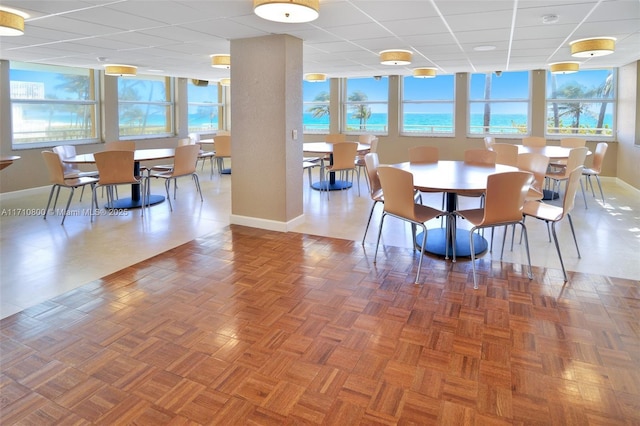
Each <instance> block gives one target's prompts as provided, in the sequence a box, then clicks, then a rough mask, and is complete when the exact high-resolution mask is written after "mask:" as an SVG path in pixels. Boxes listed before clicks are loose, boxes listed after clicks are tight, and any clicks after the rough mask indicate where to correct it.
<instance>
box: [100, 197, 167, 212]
mask: <svg viewBox="0 0 640 426" xmlns="http://www.w3.org/2000/svg"><path fill="white" fill-rule="evenodd" d="M163 201H164V195H153V194H152V195H150V196H149V202H148V203H147V205H148V206H152V205H154V204H159V203H161V202H163ZM104 207H105V208H106V209H139V208H140V207H142V200H134V199H132V198H120V199H118V200H114V201H113V202H111V203H107V204H105V206H104Z"/></svg>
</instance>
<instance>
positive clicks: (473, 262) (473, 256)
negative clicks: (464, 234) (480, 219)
mask: <svg viewBox="0 0 640 426" xmlns="http://www.w3.org/2000/svg"><path fill="white" fill-rule="evenodd" d="M475 230H476V227H475V226H474V227H473V228H471V230H470V231H469V247H470V248H471V271H472V272H473V288H474V289H475V290H477V289H478V279H477V278H476V253H475V252H476V251H475V248H474V246H473V233H474V232H475Z"/></svg>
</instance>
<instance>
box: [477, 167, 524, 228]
mask: <svg viewBox="0 0 640 426" xmlns="http://www.w3.org/2000/svg"><path fill="white" fill-rule="evenodd" d="M532 181H533V175H532V174H531V173H529V172H522V171H514V172H504V173H494V174H492V175H489V177H488V178H487V192H486V195H485V199H484V218H483V220H482V224H483V225H491V224H500V223H509V222H519V221H520V220H521V219H522V208H523V206H524V200H525V197H526V196H527V193H528V192H529V187H530V186H531V182H532Z"/></svg>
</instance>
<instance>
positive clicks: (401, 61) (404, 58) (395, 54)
mask: <svg viewBox="0 0 640 426" xmlns="http://www.w3.org/2000/svg"><path fill="white" fill-rule="evenodd" d="M412 57H413V52H411V51H410V50H396V49H392V50H383V51H382V52H380V63H381V64H383V65H409V64H410V63H411V58H412Z"/></svg>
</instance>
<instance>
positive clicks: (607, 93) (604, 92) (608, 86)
mask: <svg viewBox="0 0 640 426" xmlns="http://www.w3.org/2000/svg"><path fill="white" fill-rule="evenodd" d="M597 93H598V95H600V96H599V97H600V98H602V99H607V98H610V97H611V95H612V93H613V73H611V72H610V73H609V75H607V78H606V79H605V81H604V83H603V84H602V85H601V86H600V87H599V88H598V89H597ZM607 105H608V103H607V102H602V103H601V104H600V113H599V114H598V124H597V125H596V129H597V130H596V134H602V127H603V125H604V116H605V113H606V111H607Z"/></svg>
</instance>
